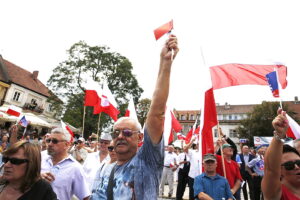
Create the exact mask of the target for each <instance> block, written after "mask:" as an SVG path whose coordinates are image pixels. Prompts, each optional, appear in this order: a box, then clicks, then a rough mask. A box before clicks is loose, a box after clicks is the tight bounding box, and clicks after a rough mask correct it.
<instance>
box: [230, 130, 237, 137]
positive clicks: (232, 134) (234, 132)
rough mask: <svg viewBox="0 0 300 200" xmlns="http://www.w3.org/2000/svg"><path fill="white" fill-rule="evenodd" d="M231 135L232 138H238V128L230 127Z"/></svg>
mask: <svg viewBox="0 0 300 200" xmlns="http://www.w3.org/2000/svg"><path fill="white" fill-rule="evenodd" d="M229 137H230V138H236V137H238V134H237V132H236V130H234V129H230V130H229Z"/></svg>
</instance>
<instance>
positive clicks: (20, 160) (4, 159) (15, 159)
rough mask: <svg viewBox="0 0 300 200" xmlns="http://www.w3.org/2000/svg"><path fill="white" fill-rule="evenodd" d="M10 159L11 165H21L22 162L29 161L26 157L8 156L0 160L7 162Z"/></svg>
mask: <svg viewBox="0 0 300 200" xmlns="http://www.w3.org/2000/svg"><path fill="white" fill-rule="evenodd" d="M8 161H10V163H11V164H13V165H21V164H23V163H26V162H29V160H28V159H20V158H9V157H5V156H4V157H2V162H3V163H7V162H8Z"/></svg>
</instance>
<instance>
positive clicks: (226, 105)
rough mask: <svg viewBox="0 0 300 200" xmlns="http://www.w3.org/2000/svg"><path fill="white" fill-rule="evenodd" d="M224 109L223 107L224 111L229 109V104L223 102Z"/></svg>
mask: <svg viewBox="0 0 300 200" xmlns="http://www.w3.org/2000/svg"><path fill="white" fill-rule="evenodd" d="M224 107H225V109H226V110H228V109H230V105H229V103H227V102H225V106H224Z"/></svg>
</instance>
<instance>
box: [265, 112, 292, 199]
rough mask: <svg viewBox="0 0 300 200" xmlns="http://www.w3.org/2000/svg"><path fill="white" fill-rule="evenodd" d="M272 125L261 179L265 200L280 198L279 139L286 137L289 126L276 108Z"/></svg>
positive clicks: (280, 155) (280, 146)
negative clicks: (272, 128)
mask: <svg viewBox="0 0 300 200" xmlns="http://www.w3.org/2000/svg"><path fill="white" fill-rule="evenodd" d="M272 125H273V127H274V129H275V131H274V137H273V139H272V142H271V144H270V146H269V147H268V149H267V152H266V153H265V159H264V177H263V180H262V191H263V194H264V197H265V199H266V200H268V199H272V200H277V199H280V198H281V182H280V175H281V168H280V163H281V157H282V148H283V142H282V141H281V140H280V138H281V139H283V138H285V137H286V131H287V129H288V127H289V125H288V121H287V118H286V113H285V112H284V111H282V110H281V109H279V110H278V115H277V117H276V118H275V119H274V120H273V122H272Z"/></svg>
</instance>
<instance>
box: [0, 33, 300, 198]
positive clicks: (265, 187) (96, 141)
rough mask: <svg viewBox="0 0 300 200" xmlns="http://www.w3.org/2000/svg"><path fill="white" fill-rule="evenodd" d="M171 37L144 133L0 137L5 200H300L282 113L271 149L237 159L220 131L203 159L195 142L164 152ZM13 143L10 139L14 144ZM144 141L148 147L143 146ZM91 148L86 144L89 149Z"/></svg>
mask: <svg viewBox="0 0 300 200" xmlns="http://www.w3.org/2000/svg"><path fill="white" fill-rule="evenodd" d="M178 50H179V49H178V46H177V38H176V37H175V36H174V35H170V37H169V39H168V40H167V42H166V43H165V45H164V47H163V48H162V51H161V54H160V67H159V73H158V77H157V81H156V86H155V90H154V93H153V98H152V102H151V105H150V109H149V112H148V115H147V120H146V124H145V127H144V129H142V127H141V125H140V123H139V122H138V121H137V120H135V119H132V118H130V117H121V118H119V119H118V120H117V121H116V122H115V124H114V125H113V127H112V131H111V133H102V134H101V136H100V137H99V138H98V136H97V135H95V134H92V135H91V136H90V138H88V139H87V140H86V139H84V138H83V137H80V138H78V139H76V140H74V139H73V138H71V135H70V134H69V132H68V131H66V130H65V129H63V128H54V129H53V130H51V132H50V133H47V134H46V135H45V136H44V137H43V139H42V141H41V142H34V141H30V140H28V139H26V138H24V139H21V140H19V141H18V139H17V126H16V125H14V126H13V127H12V128H11V133H10V134H4V135H3V136H2V138H1V143H0V144H1V145H0V146H1V149H0V151H1V152H0V153H1V157H2V159H1V162H2V164H1V177H0V200H3V199H10V200H14V199H22V200H26V199H30V200H35V199H45V200H48V199H49V200H54V199H59V200H71V199H80V200H87V199H91V200H100V199H101V200H102V199H104V200H105V199H108V200H113V199H115V200H123V199H124V200H129V199H130V200H131V199H137V200H147V199H149V200H156V199H158V198H159V197H164V195H165V193H164V192H165V191H164V190H165V184H166V183H168V194H167V197H170V198H171V197H172V196H173V193H174V192H175V188H174V181H175V182H177V188H176V192H175V194H176V199H178V200H180V199H183V195H184V193H185V191H186V190H187V186H188V192H189V199H204V200H210V199H215V200H223V199H229V200H231V199H241V195H243V196H244V199H246V200H247V199H251V200H252V199H253V200H257V199H266V200H268V199H271V200H276V199H293V200H297V199H300V154H299V151H300V140H295V141H294V147H295V148H294V147H291V146H288V145H284V142H283V141H282V140H283V139H284V138H285V137H286V131H287V128H288V123H287V119H286V115H285V112H284V111H282V110H279V111H278V116H276V117H275V119H274V120H273V123H272V124H273V127H274V130H275V131H274V138H273V140H272V142H271V143H270V145H269V146H268V147H266V146H259V147H257V148H256V149H253V150H251V149H250V148H249V146H248V145H245V144H244V145H243V146H242V147H241V152H240V153H238V151H237V146H236V145H235V143H234V142H233V141H232V140H231V139H230V138H228V137H227V136H226V135H224V134H223V133H222V130H221V129H219V132H220V139H219V140H218V141H217V145H216V147H215V152H214V154H213V153H208V154H205V155H203V158H202V156H201V151H199V146H198V142H197V138H196V137H193V138H192V139H191V141H190V142H189V143H188V144H186V145H182V148H178V147H176V148H175V147H174V146H173V145H172V144H170V145H169V146H166V147H165V145H164V141H163V137H162V134H163V124H164V114H165V107H166V102H167V99H168V93H169V84H170V74H171V66H172V63H173V61H174V58H175V57H176V55H177V53H178ZM9 137H10V138H9ZM141 141H143V145H141V146H139V144H140V143H141ZM87 144H88V145H87Z"/></svg>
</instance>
